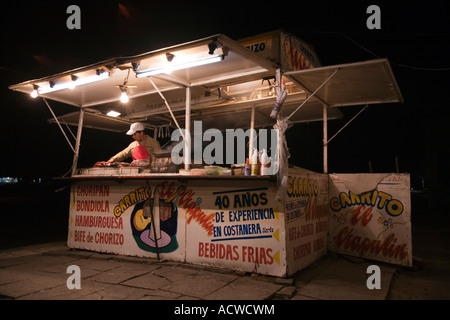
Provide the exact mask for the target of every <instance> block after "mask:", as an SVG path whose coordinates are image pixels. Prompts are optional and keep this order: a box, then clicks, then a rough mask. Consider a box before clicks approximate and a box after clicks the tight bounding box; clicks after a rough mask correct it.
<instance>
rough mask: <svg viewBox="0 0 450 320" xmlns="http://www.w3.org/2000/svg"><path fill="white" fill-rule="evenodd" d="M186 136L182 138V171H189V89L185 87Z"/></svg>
mask: <svg viewBox="0 0 450 320" xmlns="http://www.w3.org/2000/svg"><path fill="white" fill-rule="evenodd" d="M184 126H185V129H186V136H185V137H184V152H185V154H184V169H186V170H190V169H191V87H186V120H185V125H184Z"/></svg>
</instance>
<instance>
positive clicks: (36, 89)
mask: <svg viewBox="0 0 450 320" xmlns="http://www.w3.org/2000/svg"><path fill="white" fill-rule="evenodd" d="M38 89H39V86H38V85H36V84H33V91H31V93H30V96H31V97H32V98H37V96H38Z"/></svg>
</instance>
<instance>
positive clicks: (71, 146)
mask: <svg viewBox="0 0 450 320" xmlns="http://www.w3.org/2000/svg"><path fill="white" fill-rule="evenodd" d="M42 100H44V102H45V104H46V105H47V107H48V109H49V110H50V112H51V114H52V116H53V118H54V119H55V121H56V123H57V124H58V127H59V129H60V130H61V132H62V133H63V135H64V137H65V138H66V140H67V143H68V144H69V146H70V148H71V149H72V151H73V152H74V153H75V148H74V147H73V145H72V143H71V142H70V140H69V138H68V137H67V135H66V132H65V131H64V129H63V128H62V126H61V123H59V120H58V118H57V117H56V116H55V113H54V112H53V110H52V108H51V107H50V105H49V103H48V102H47V99H45V98H42Z"/></svg>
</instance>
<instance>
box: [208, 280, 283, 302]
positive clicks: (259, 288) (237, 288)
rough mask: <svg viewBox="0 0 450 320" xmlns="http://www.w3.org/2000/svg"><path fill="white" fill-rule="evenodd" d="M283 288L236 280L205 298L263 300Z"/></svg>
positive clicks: (259, 282) (269, 284)
mask: <svg viewBox="0 0 450 320" xmlns="http://www.w3.org/2000/svg"><path fill="white" fill-rule="evenodd" d="M282 287H283V286H281V285H277V284H274V283H271V282H267V281H260V280H255V279H251V278H249V277H243V278H238V279H236V280H235V281H233V282H231V283H230V284H228V285H227V286H223V287H222V288H220V289H218V290H216V291H214V292H213V293H211V294H209V295H207V296H205V299H206V300H265V299H269V298H271V297H272V296H273V295H274V294H275V292H277V291H278V290H280V289H281V288H282Z"/></svg>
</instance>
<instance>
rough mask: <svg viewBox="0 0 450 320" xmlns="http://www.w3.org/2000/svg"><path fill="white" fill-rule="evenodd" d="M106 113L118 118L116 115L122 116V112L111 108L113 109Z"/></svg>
mask: <svg viewBox="0 0 450 320" xmlns="http://www.w3.org/2000/svg"><path fill="white" fill-rule="evenodd" d="M106 115H107V116H110V117H113V118H116V117H118V116H120V112H117V111H114V110H111V111H110V112H108V113H107V114H106Z"/></svg>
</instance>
